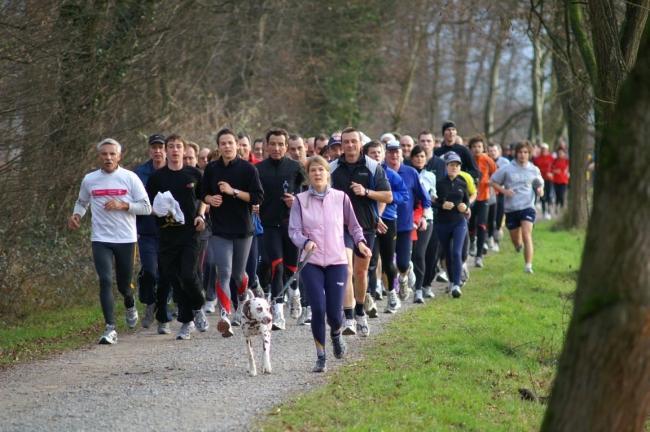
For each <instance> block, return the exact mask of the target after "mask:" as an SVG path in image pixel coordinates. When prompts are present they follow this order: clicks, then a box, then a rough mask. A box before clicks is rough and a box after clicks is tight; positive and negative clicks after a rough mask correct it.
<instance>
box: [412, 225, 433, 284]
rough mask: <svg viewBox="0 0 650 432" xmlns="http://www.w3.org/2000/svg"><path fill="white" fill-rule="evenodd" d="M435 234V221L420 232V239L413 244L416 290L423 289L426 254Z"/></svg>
mask: <svg viewBox="0 0 650 432" xmlns="http://www.w3.org/2000/svg"><path fill="white" fill-rule="evenodd" d="M431 233H433V221H427V229H426V230H425V231H418V239H417V240H416V241H414V242H413V252H412V256H411V260H412V261H413V272H414V273H415V288H414V289H415V290H416V291H417V290H419V289H422V283H423V282H424V273H425V265H426V253H427V248H428V246H429V240H430V239H431Z"/></svg>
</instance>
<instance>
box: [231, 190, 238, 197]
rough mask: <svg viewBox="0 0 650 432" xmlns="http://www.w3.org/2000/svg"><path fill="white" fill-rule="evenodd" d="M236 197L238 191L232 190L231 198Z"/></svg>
mask: <svg viewBox="0 0 650 432" xmlns="http://www.w3.org/2000/svg"><path fill="white" fill-rule="evenodd" d="M237 195H239V189H233V190H232V196H233V198H237Z"/></svg>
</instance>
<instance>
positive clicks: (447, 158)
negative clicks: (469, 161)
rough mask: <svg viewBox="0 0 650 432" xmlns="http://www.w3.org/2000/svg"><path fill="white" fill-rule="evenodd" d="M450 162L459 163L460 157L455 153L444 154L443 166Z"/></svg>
mask: <svg viewBox="0 0 650 432" xmlns="http://www.w3.org/2000/svg"><path fill="white" fill-rule="evenodd" d="M452 162H458V163H461V160H460V156H458V154H457V153H456V152H453V151H452V152H447V153H446V154H445V164H450V163H452Z"/></svg>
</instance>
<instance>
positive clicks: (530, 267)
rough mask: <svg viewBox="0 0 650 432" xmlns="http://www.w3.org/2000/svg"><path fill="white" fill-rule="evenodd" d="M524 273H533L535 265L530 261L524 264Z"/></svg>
mask: <svg viewBox="0 0 650 432" xmlns="http://www.w3.org/2000/svg"><path fill="white" fill-rule="evenodd" d="M524 273H529V274H532V273H533V265H532V264H531V263H528V264H526V265H525V266H524Z"/></svg>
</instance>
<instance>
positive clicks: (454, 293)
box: [451, 285, 463, 298]
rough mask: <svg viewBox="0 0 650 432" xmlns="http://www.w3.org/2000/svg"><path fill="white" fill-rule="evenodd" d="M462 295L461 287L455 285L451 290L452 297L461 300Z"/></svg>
mask: <svg viewBox="0 0 650 432" xmlns="http://www.w3.org/2000/svg"><path fill="white" fill-rule="evenodd" d="M461 295H463V292H462V291H461V290H460V287H459V286H458V285H454V287H453V288H452V289H451V296H452V297H453V298H460V296H461Z"/></svg>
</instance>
